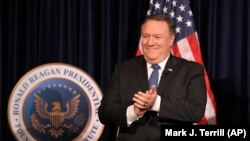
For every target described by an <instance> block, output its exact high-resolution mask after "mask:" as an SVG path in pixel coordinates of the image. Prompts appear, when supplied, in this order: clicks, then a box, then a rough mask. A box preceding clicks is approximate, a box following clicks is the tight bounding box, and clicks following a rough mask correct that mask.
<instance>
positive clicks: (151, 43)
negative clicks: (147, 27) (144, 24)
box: [148, 37, 154, 46]
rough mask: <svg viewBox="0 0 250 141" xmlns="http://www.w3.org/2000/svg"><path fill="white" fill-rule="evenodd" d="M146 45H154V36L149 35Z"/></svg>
mask: <svg viewBox="0 0 250 141" xmlns="http://www.w3.org/2000/svg"><path fill="white" fill-rule="evenodd" d="M148 45H150V46H152V45H154V38H153V37H150V38H149V39H148Z"/></svg>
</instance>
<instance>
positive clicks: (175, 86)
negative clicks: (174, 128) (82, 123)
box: [98, 55, 207, 141]
mask: <svg viewBox="0 0 250 141" xmlns="http://www.w3.org/2000/svg"><path fill="white" fill-rule="evenodd" d="M148 89H149V83H148V76H147V66H146V61H145V59H144V57H143V56H139V57H135V58H132V59H130V60H128V61H124V62H121V63H119V64H117V65H116V67H115V70H114V73H113V75H112V79H111V81H110V83H109V85H108V87H107V89H106V90H105V92H104V96H103V99H102V102H101V106H100V107H99V110H98V113H99V118H100V121H101V122H102V123H103V124H116V125H118V126H120V132H119V135H118V138H117V140H128V141H134V140H135V141H136V140H140V141H146V140H149V141H150V140H152V141H156V140H160V127H161V125H179V124H193V123H195V122H198V121H200V120H201V119H202V117H203V115H204V112H205V106H206V100H207V97H206V85H205V79H204V67H203V66H202V65H201V64H198V63H195V62H193V61H187V60H184V59H182V58H177V57H174V56H172V55H170V57H169V59H168V61H167V64H166V66H165V68H164V70H163V72H162V76H161V79H160V82H159V86H158V89H157V93H158V95H160V96H161V104H160V111H159V113H156V112H153V111H147V112H146V113H145V114H144V115H143V117H142V118H140V119H139V120H137V121H134V122H133V123H132V124H131V125H130V126H128V125H127V119H126V110H127V107H128V106H130V105H132V104H133V101H132V98H133V96H134V94H135V93H137V92H138V91H142V92H145V91H146V90H148Z"/></svg>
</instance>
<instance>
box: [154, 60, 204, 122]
mask: <svg viewBox="0 0 250 141" xmlns="http://www.w3.org/2000/svg"><path fill="white" fill-rule="evenodd" d="M187 66H188V67H183V68H181V69H180V70H179V72H178V73H177V74H176V76H175V77H174V78H173V81H172V82H171V83H172V84H170V85H171V86H169V91H166V93H165V94H164V96H163V97H162V98H161V106H160V112H159V118H161V119H165V120H174V121H183V122H192V123H195V122H199V121H200V120H201V119H202V117H203V115H204V113H205V107H206V101H207V94H206V84H205V77H204V67H203V66H202V65H200V64H197V63H190V64H188V65H187Z"/></svg>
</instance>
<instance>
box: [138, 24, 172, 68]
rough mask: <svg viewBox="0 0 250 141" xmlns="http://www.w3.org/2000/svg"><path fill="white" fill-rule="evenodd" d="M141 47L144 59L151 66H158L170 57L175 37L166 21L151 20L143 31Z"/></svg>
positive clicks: (144, 26) (143, 27)
mask: <svg viewBox="0 0 250 141" xmlns="http://www.w3.org/2000/svg"><path fill="white" fill-rule="evenodd" d="M141 41H142V42H141V45H142V52H143V55H144V58H145V59H146V61H147V62H149V63H151V64H157V63H159V62H161V61H163V60H164V59H166V57H167V56H168V55H169V53H170V49H171V46H172V44H173V42H174V36H173V35H172V36H171V35H170V31H169V27H168V25H167V23H166V22H164V21H155V20H149V21H147V22H146V23H144V25H143V26H142V29H141Z"/></svg>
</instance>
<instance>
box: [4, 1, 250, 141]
mask: <svg viewBox="0 0 250 141" xmlns="http://www.w3.org/2000/svg"><path fill="white" fill-rule="evenodd" d="M148 4H149V1H147V0H22V1H20V0H1V1H0V68H1V69H0V114H1V116H0V118H1V119H0V120H1V124H0V126H1V127H0V137H1V138H0V140H14V137H13V135H12V133H11V131H10V129H9V126H8V119H7V116H6V115H7V114H6V113H7V106H8V99H9V96H10V94H11V91H12V89H13V87H14V86H15V84H16V83H17V81H18V80H19V79H20V78H21V77H22V76H23V75H24V74H25V73H26V72H27V71H29V70H30V69H32V68H34V67H37V66H39V65H42V64H44V63H51V62H64V63H69V64H72V65H75V66H78V67H80V68H82V69H84V70H85V71H86V72H88V73H89V74H90V75H91V76H93V77H94V79H95V80H96V81H97V83H98V84H99V85H100V87H101V88H105V85H106V84H107V81H108V80H109V78H110V75H111V72H112V70H113V67H114V64H115V63H116V62H120V61H122V60H125V59H128V58H131V57H133V56H134V55H135V52H136V49H137V47H138V39H139V36H140V24H141V22H142V20H143V18H144V17H145V15H146V12H147V9H148ZM190 4H191V8H192V10H193V15H194V20H195V24H196V28H197V31H198V35H199V39H200V44H201V51H202V55H203V60H204V64H205V66H206V68H207V71H208V75H209V79H210V82H211V86H212V89H213V92H214V95H215V100H216V103H217V119H218V124H249V123H250V75H249V72H250V21H249V19H250V2H249V1H248V0H238V1H235V0H219V1H218V0H207V1H204V0H191V1H190ZM114 130H115V127H109V126H107V127H106V128H105V131H104V133H103V135H102V137H101V140H113V139H114V137H115V133H113V132H114Z"/></svg>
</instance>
